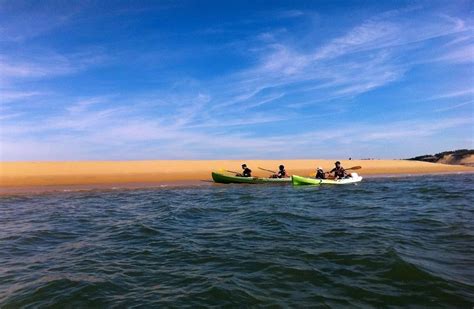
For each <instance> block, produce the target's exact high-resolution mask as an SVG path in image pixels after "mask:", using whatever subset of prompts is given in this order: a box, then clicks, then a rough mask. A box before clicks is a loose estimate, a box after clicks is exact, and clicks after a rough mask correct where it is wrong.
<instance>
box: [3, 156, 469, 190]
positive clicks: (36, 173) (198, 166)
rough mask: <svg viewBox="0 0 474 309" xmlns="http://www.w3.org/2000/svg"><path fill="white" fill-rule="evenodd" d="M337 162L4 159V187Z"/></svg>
mask: <svg viewBox="0 0 474 309" xmlns="http://www.w3.org/2000/svg"><path fill="white" fill-rule="evenodd" d="M334 161H335V160H317V159H316V160H245V161H237V160H215V161H211V160H196V161H184V160H183V161H181V160H176V161H174V160H157V161H78V162H0V188H2V189H3V190H2V191H5V189H8V188H15V187H16V188H18V187H23V188H24V187H38V186H70V185H105V184H127V183H128V184H138V183H141V184H147V183H148V184H153V183H165V182H168V183H169V182H183V181H200V180H211V171H217V170H219V169H221V168H225V169H228V170H234V171H240V170H241V169H240V165H241V163H243V162H245V163H247V165H248V166H249V167H250V168H251V169H252V170H253V174H254V175H255V176H268V175H269V174H270V173H268V172H265V171H262V170H259V169H258V167H263V168H267V169H270V170H276V169H277V167H278V165H280V164H284V165H285V167H286V170H287V172H288V173H290V174H296V175H302V176H307V175H309V174H310V173H312V172H314V170H315V168H316V167H317V166H322V167H323V168H324V169H325V170H330V169H331V168H332V167H333V166H334ZM340 161H341V163H342V165H343V166H344V167H345V168H349V167H351V166H357V165H360V166H362V169H360V170H358V171H357V172H358V173H359V174H360V175H362V176H366V175H393V174H430V173H457V172H474V167H468V166H460V165H445V164H435V163H426V162H418V161H406V160H351V161H349V160H340Z"/></svg>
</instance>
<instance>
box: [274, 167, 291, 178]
mask: <svg viewBox="0 0 474 309" xmlns="http://www.w3.org/2000/svg"><path fill="white" fill-rule="evenodd" d="M286 177H288V175H286V171H285V166H284V165H280V166H279V167H278V173H276V174H273V175H272V176H271V177H270V178H286Z"/></svg>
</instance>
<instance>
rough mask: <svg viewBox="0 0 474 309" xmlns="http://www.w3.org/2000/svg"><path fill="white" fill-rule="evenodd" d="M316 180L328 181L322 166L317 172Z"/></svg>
mask: <svg viewBox="0 0 474 309" xmlns="http://www.w3.org/2000/svg"><path fill="white" fill-rule="evenodd" d="M316 179H326V173H325V172H324V170H323V168H322V167H321V166H318V169H317V170H316Z"/></svg>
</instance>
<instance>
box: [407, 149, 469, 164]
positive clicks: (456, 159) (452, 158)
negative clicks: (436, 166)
mask: <svg viewBox="0 0 474 309" xmlns="http://www.w3.org/2000/svg"><path fill="white" fill-rule="evenodd" d="M473 155H474V149H458V150H455V151H444V152H440V153H437V154H435V155H423V156H418V157H414V158H410V159H408V160H412V161H425V162H432V163H444V164H460V165H471V166H472V165H473V162H472V161H473V159H472V157H473Z"/></svg>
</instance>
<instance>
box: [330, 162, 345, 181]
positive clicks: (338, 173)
mask: <svg viewBox="0 0 474 309" xmlns="http://www.w3.org/2000/svg"><path fill="white" fill-rule="evenodd" d="M334 164H335V165H336V167H335V168H333V169H332V170H331V171H330V172H329V173H334V179H342V178H346V177H349V175H348V174H347V172H346V170H345V169H344V168H343V167H342V166H341V162H339V161H337V162H336V163H334Z"/></svg>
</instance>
